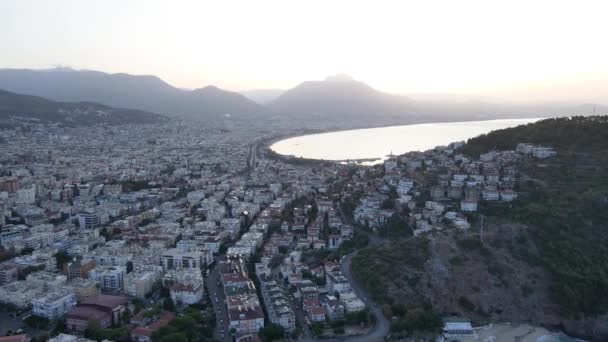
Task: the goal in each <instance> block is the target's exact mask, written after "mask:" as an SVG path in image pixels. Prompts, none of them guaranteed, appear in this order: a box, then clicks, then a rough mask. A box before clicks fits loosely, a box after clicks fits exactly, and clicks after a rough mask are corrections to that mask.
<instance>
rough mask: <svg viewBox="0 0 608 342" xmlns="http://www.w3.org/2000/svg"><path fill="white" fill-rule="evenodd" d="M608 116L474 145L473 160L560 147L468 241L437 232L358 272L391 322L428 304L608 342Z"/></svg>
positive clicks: (509, 132)
mask: <svg viewBox="0 0 608 342" xmlns="http://www.w3.org/2000/svg"><path fill="white" fill-rule="evenodd" d="M606 132H608V117H605V116H603V117H598V116H595V117H586V118H583V117H574V118H561V119H550V120H544V121H540V122H538V123H535V124H530V125H526V126H520V127H516V128H511V129H506V130H501V131H497V132H493V133H490V134H488V135H484V136H481V137H478V138H474V139H471V140H470V141H469V142H468V144H467V145H466V146H465V147H464V148H463V150H462V151H463V152H465V153H467V154H472V155H473V154H479V153H483V152H486V151H489V150H491V149H494V148H496V149H512V148H514V147H515V145H516V144H517V143H518V142H530V143H536V144H545V145H549V146H553V147H556V148H557V150H558V156H557V157H555V158H551V159H546V160H543V161H538V160H524V161H523V162H522V165H520V170H521V174H520V177H519V182H518V184H517V187H516V188H517V191H518V193H519V194H520V197H519V198H518V199H517V200H516V201H515V202H513V203H512V206H507V207H505V206H501V205H492V204H490V203H483V202H482V203H481V206H480V213H481V214H483V215H484V217H485V222H484V236H483V241H482V240H481V238H480V234H479V233H480V232H479V224H480V221H479V217H478V216H473V217H471V219H472V223H473V227H472V228H471V229H470V230H469V231H468V232H466V233H462V232H458V231H455V230H447V231H442V232H436V233H434V234H433V235H431V236H428V237H418V238H410V239H404V240H397V241H392V242H390V243H387V244H385V245H384V246H381V247H374V248H368V249H366V250H363V251H362V252H361V253H359V254H358V255H357V256H356V257H355V258H354V260H353V267H354V269H353V270H354V272H355V274H356V276H357V277H358V279H360V281H361V282H362V283H363V284H364V285H365V287H366V288H367V289H368V290H369V291H370V292H371V294H372V295H373V296H374V297H375V298H376V299H377V300H379V301H380V302H381V303H383V304H384V305H385V311H386V312H387V313H388V314H389V315H394V312H393V311H395V310H397V311H400V308H401V306H400V305H403V307H406V308H407V307H417V306H418V307H419V306H421V305H424V304H425V303H427V304H430V305H431V306H432V308H433V310H434V311H435V312H437V313H439V314H459V315H464V316H466V317H470V318H472V319H473V320H474V321H475V322H491V321H513V322H524V321H525V322H531V323H533V324H543V325H549V326H553V327H556V328H562V329H564V330H565V331H566V332H567V333H569V334H573V335H577V336H582V337H586V338H590V339H593V340H598V341H600V340H607V339H608V319H607V316H606V314H607V312H608V181H607V179H608V134H607V133H606Z"/></svg>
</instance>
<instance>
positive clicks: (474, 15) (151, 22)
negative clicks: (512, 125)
mask: <svg viewBox="0 0 608 342" xmlns="http://www.w3.org/2000/svg"><path fill="white" fill-rule="evenodd" d="M607 13H608V2H607V1H593V2H592V1H581V0H576V1H575V0H573V1H556V0H547V1H545V0H526V1H513V0H508V1H507V0H501V1H491V0H478V1H466V0H459V1H454V0H447V1H429V0H420V1H406V0H401V1H379V0H374V1H354V0H350V1H336V0H331V1H330V0H324V1H314V0H305V1H289V0H279V1H263V0H261V1H252V0H247V1H226V0H221V1H220V0H215V1H153V0H141V1H126V0H103V1H102V0H99V1H93V0H40V1H34V0H3V1H1V2H0V47H1V53H0V67H14V68H17V67H25V68H47V67H50V66H53V65H67V66H71V67H74V68H78V69H94V70H102V71H107V72H128V73H132V74H155V75H158V76H160V77H161V78H163V79H164V80H166V81H168V82H169V83H171V84H173V85H175V86H178V87H186V88H195V87H201V86H204V85H208V84H215V85H218V86H220V87H224V88H228V89H233V90H242V89H251V88H287V87H292V86H294V85H296V84H298V83H299V82H301V81H303V80H310V79H322V78H324V77H325V76H327V75H330V74H336V73H347V74H350V75H352V76H353V77H355V78H357V79H359V80H362V81H365V82H367V83H369V84H370V85H372V86H374V87H376V88H378V89H380V90H384V91H390V92H397V93H408V92H415V93H420V92H423V93H424V92H442V93H467V92H490V91H491V90H493V89H506V88H509V89H510V88H519V89H520V90H521V89H524V90H525V88H526V87H532V86H536V85H543V86H545V85H548V86H555V87H557V85H556V84H557V83H564V82H566V83H568V82H571V84H574V85H575V86H574V87H575V88H576V84H577V82H578V83H580V82H583V81H584V83H585V84H587V83H589V82H591V83H593V82H599V84H604V85H605V84H608V83H602V82H603V81H605V80H608V77H607V75H608V44H606V41H607V39H608V36H607V34H608V20H606V15H607ZM594 84H595V83H594ZM570 87H571V86H570ZM566 89H570V88H568V87H566Z"/></svg>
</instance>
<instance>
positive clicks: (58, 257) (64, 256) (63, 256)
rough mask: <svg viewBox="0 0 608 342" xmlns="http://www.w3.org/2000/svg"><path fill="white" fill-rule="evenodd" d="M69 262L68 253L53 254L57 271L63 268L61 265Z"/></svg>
mask: <svg viewBox="0 0 608 342" xmlns="http://www.w3.org/2000/svg"><path fill="white" fill-rule="evenodd" d="M70 260H72V258H70V256H69V255H68V253H66V252H65V251H59V252H57V253H55V261H56V262H57V268H59V269H61V268H62V267H63V264H65V263H67V262H69V261H70Z"/></svg>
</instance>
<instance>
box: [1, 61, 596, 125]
mask: <svg viewBox="0 0 608 342" xmlns="http://www.w3.org/2000/svg"><path fill="white" fill-rule="evenodd" d="M0 89H5V90H8V91H11V92H15V93H20V94H27V95H36V96H42V97H45V98H48V99H51V100H53V101H62V102H79V101H91V102H97V103H103V104H105V105H108V106H112V107H119V108H133V109H137V110H142V111H149V112H155V113H161V114H164V115H167V116H170V117H186V118H195V119H204V120H208V119H213V118H220V117H223V116H227V115H230V116H233V117H238V118H243V119H263V118H266V119H283V120H287V121H293V122H306V121H308V122H326V123H329V124H333V125H334V126H335V127H341V126H346V125H349V126H359V127H364V126H374V125H375V126H379V125H386V124H406V123H418V122H438V121H463V120H488V119H500V118H522V117H549V116H561V115H574V114H579V115H580V114H583V115H584V114H593V113H594V112H598V113H599V112H607V111H608V110H607V108H606V107H602V106H597V105H595V104H582V105H563V104H542V105H536V106H533V105H525V106H524V105H510V104H504V103H500V102H493V101H491V100H488V99H484V98H475V97H467V98H465V97H463V98H457V97H445V96H437V97H433V96H425V97H422V98H421V97H419V96H418V97H408V96H405V95H398V94H389V93H385V92H381V91H378V90H376V89H374V88H372V87H370V86H368V85H367V84H365V83H363V82H359V81H356V80H354V79H352V78H350V77H348V76H345V75H337V76H331V77H328V78H327V79H325V80H321V81H306V82H303V83H301V84H299V85H297V86H296V87H294V88H292V89H289V90H286V91H282V90H279V89H267V90H252V91H246V92H243V94H240V93H236V92H230V91H226V90H223V89H220V88H217V87H215V86H206V87H203V88H199V89H195V90H184V89H179V88H176V87H173V86H171V85H170V84H168V83H166V82H164V81H163V80H161V79H160V78H158V77H156V76H138V75H129V74H124V73H118V74H108V73H104V72H99V71H91V70H73V69H70V68H56V69H48V70H30V69H0ZM252 99H255V101H254V100H252ZM256 101H257V102H256Z"/></svg>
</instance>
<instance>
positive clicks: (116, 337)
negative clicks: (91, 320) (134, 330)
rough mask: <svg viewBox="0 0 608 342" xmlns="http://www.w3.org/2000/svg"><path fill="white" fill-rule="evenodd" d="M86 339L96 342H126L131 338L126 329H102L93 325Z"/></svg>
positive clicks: (86, 332)
mask: <svg viewBox="0 0 608 342" xmlns="http://www.w3.org/2000/svg"><path fill="white" fill-rule="evenodd" d="M85 337H87V338H90V339H92V340H95V341H103V340H109V341H124V340H125V339H127V338H128V337H129V331H128V330H127V328H126V327H120V328H113V329H101V328H99V327H98V326H94V325H93V326H92V327H89V328H88V329H87V330H86V331H85Z"/></svg>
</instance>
